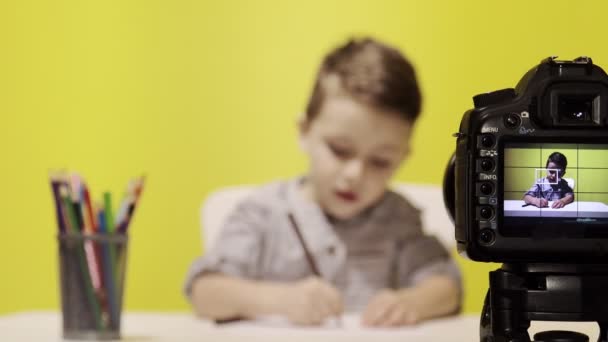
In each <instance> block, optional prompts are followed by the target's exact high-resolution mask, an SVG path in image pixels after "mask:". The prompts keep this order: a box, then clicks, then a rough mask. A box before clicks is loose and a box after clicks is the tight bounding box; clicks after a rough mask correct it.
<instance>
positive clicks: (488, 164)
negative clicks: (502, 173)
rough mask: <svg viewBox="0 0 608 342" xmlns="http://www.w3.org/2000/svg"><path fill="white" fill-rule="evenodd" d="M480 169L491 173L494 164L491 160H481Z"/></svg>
mask: <svg viewBox="0 0 608 342" xmlns="http://www.w3.org/2000/svg"><path fill="white" fill-rule="evenodd" d="M480 166H481V169H482V170H484V171H491V170H492V169H493V168H494V162H493V161H492V159H487V158H486V159H482V160H481V163H480Z"/></svg>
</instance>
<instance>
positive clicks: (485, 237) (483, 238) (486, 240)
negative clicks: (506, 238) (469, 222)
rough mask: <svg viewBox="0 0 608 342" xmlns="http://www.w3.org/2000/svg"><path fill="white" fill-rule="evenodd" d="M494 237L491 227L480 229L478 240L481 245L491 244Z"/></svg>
mask: <svg viewBox="0 0 608 342" xmlns="http://www.w3.org/2000/svg"><path fill="white" fill-rule="evenodd" d="M495 238H496V234H494V231H493V230H491V229H482V230H481V231H480V232H479V236H478V239H479V242H480V243H481V244H482V245H491V244H492V243H493V242H494V239H495Z"/></svg>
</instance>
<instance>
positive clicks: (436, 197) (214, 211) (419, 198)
mask: <svg viewBox="0 0 608 342" xmlns="http://www.w3.org/2000/svg"><path fill="white" fill-rule="evenodd" d="M254 188H255V186H254V185H240V186H233V187H226V188H221V189H219V190H217V191H215V192H213V193H211V194H210V195H209V196H207V198H206V199H205V201H204V202H203V204H202V206H201V217H200V222H201V236H202V237H203V250H207V249H208V248H210V247H211V246H212V245H213V243H214V242H215V240H216V239H217V235H218V234H219V231H220V228H221V227H222V225H223V222H224V220H225V219H226V217H227V216H228V214H229V213H230V212H231V211H232V210H233V209H234V208H235V206H236V205H237V203H238V202H239V201H240V200H242V199H243V198H245V197H246V196H247V195H248V194H249V193H250V192H251V191H252V190H253V189H254ZM393 189H394V190H395V191H396V192H398V193H400V194H402V195H404V196H405V197H407V198H408V200H410V202H411V203H412V204H414V205H415V206H416V207H417V208H418V209H420V210H421V211H422V223H423V225H424V228H425V231H426V232H427V233H428V234H432V235H435V236H436V237H437V238H438V239H439V240H440V241H441V242H442V243H443V245H444V246H445V247H446V248H448V249H452V248H454V247H455V245H456V242H455V240H454V224H453V223H452V221H451V220H450V218H449V216H448V213H447V211H446V209H445V207H444V204H443V189H442V188H441V187H440V186H438V185H428V184H410V183H395V184H394V186H393Z"/></svg>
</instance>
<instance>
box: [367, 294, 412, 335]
mask: <svg viewBox="0 0 608 342" xmlns="http://www.w3.org/2000/svg"><path fill="white" fill-rule="evenodd" d="M362 320H363V324H365V325H368V326H382V327H389V326H400V325H411V324H416V323H418V321H419V317H418V312H417V308H416V301H415V300H414V298H413V296H412V295H411V292H410V293H408V292H404V291H395V290H390V289H386V290H383V291H382V292H380V293H379V294H377V295H376V296H374V297H373V298H372V299H371V300H370V301H369V303H368V304H367V307H366V308H365V311H364V312H363V318H362Z"/></svg>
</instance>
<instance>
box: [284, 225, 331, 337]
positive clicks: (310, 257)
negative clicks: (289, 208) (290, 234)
mask: <svg viewBox="0 0 608 342" xmlns="http://www.w3.org/2000/svg"><path fill="white" fill-rule="evenodd" d="M287 217H288V218H289V222H290V223H291V227H292V228H293V230H294V232H295V233H296V236H297V237H298V241H299V242H300V246H302V250H303V251H304V256H305V257H306V261H307V262H308V266H309V267H310V269H311V270H312V273H313V274H314V275H315V276H317V277H319V278H323V276H322V275H321V271H319V267H318V266H317V262H316V261H315V258H314V257H313V255H312V253H311V252H310V249H309V248H308V246H307V245H306V241H305V240H304V236H302V231H300V227H298V224H297V223H296V220H295V218H294V217H293V214H292V213H288V214H287ZM336 323H337V324H338V326H342V318H341V316H340V315H336Z"/></svg>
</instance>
